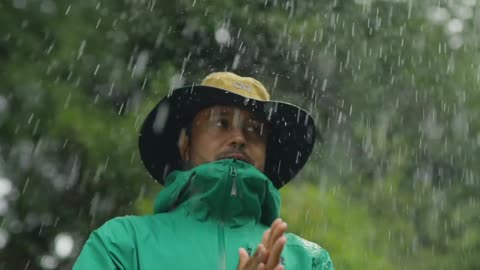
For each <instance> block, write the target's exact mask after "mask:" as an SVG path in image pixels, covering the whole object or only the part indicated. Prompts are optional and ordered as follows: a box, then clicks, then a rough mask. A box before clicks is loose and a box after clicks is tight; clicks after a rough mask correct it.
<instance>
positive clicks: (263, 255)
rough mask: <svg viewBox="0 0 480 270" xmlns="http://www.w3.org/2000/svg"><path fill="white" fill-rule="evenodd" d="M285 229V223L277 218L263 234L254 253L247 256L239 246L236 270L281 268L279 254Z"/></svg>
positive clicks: (274, 269)
mask: <svg viewBox="0 0 480 270" xmlns="http://www.w3.org/2000/svg"><path fill="white" fill-rule="evenodd" d="M286 231H287V223H285V222H283V221H282V220H281V219H280V218H277V219H276V220H275V221H274V222H273V223H272V226H271V227H270V229H268V230H266V231H265V233H264V234H263V237H262V242H261V243H260V244H259V245H258V248H257V250H256V251H255V254H253V255H252V256H251V257H249V256H248V253H247V251H246V250H245V249H244V248H240V250H239V251H238V253H239V255H240V259H239V262H238V267H237V270H283V269H284V267H283V265H282V264H281V263H280V255H281V254H282V251H283V248H284V247H285V243H286V242H287V238H286V237H285V235H284V234H285V232H286Z"/></svg>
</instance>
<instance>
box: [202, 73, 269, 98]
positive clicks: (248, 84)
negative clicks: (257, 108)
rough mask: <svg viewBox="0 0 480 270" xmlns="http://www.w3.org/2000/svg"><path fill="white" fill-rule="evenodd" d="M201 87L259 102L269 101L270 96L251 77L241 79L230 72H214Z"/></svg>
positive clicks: (260, 84) (259, 83)
mask: <svg viewBox="0 0 480 270" xmlns="http://www.w3.org/2000/svg"><path fill="white" fill-rule="evenodd" d="M202 85H204V86H211V87H215V88H220V89H224V90H226V91H229V92H233V93H235V94H238V95H241V96H244V97H247V98H251V99H256V100H261V101H269V100H270V94H268V92H267V89H266V88H265V86H263V84H262V83H261V82H259V81H257V80H255V79H254V78H251V77H241V76H238V75H237V74H234V73H231V72H214V73H211V74H210V75H208V76H207V77H205V79H204V80H203V81H202Z"/></svg>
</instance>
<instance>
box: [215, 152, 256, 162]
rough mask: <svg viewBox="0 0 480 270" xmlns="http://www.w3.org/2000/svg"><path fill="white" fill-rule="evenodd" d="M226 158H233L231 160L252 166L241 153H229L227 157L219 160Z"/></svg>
mask: <svg viewBox="0 0 480 270" xmlns="http://www.w3.org/2000/svg"><path fill="white" fill-rule="evenodd" d="M226 158H233V159H237V160H241V161H243V162H246V163H250V164H252V162H251V160H250V159H249V158H247V157H246V156H245V155H243V154H241V153H229V154H227V155H222V156H221V157H220V158H219V159H226Z"/></svg>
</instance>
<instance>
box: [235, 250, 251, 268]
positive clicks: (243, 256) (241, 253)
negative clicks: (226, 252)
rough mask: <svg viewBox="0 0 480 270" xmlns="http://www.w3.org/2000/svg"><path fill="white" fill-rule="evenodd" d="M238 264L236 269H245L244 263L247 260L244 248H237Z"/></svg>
mask: <svg viewBox="0 0 480 270" xmlns="http://www.w3.org/2000/svg"><path fill="white" fill-rule="evenodd" d="M238 256H239V258H238V266H237V270H241V269H245V265H246V264H247V262H248V258H249V257H248V253H247V251H246V250H245V249H244V248H240V249H238Z"/></svg>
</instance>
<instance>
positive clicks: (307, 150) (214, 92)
mask: <svg viewBox="0 0 480 270" xmlns="http://www.w3.org/2000/svg"><path fill="white" fill-rule="evenodd" d="M214 105H229V106H235V107H239V108H244V109H247V110H249V111H251V112H253V113H255V114H256V115H258V116H260V117H262V118H264V119H266V121H268V122H269V128H270V131H269V138H268V141H267V154H266V156H267V160H266V162H265V170H264V174H265V175H267V176H268V177H269V179H270V180H271V181H272V182H273V184H274V185H275V186H276V187H277V188H280V187H282V186H283V185H285V184H286V183H288V182H289V181H290V180H291V179H292V178H293V177H294V176H295V175H296V174H297V173H298V172H299V171H300V170H301V168H302V167H303V166H304V165H305V163H306V161H307V160H308V157H309V156H310V154H311V152H312V150H313V146H314V145H315V137H316V130H315V124H314V121H313V119H312V117H311V116H310V114H309V113H308V112H306V111H305V110H303V109H301V108H300V107H297V106H295V105H292V104H289V103H285V102H278V101H260V100H256V99H249V98H246V97H244V96H241V95H238V94H235V93H232V92H229V91H226V90H222V89H218V88H214V87H209V86H201V85H199V86H189V87H183V88H179V89H176V90H174V91H173V92H172V94H171V95H169V96H167V97H165V98H163V99H162V100H161V101H160V102H159V103H158V104H157V105H156V106H155V108H154V109H153V110H152V111H151V112H150V113H149V114H148V116H147V117H146V119H145V121H144V123H143V125H142V127H141V130H140V136H139V148H140V156H141V159H142V161H143V163H144V165H145V167H146V169H147V170H148V172H149V173H150V175H151V176H152V177H153V178H154V179H156V180H157V181H158V182H160V183H161V184H163V183H164V179H165V177H166V176H167V175H168V173H170V172H171V171H173V170H178V169H181V158H180V153H179V150H178V146H177V145H178V138H179V135H180V132H181V130H182V128H184V127H185V126H186V125H187V124H188V123H189V122H190V121H191V120H192V119H193V117H194V116H195V114H196V113H197V112H198V111H200V110H202V109H204V108H208V107H211V106H214Z"/></svg>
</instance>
